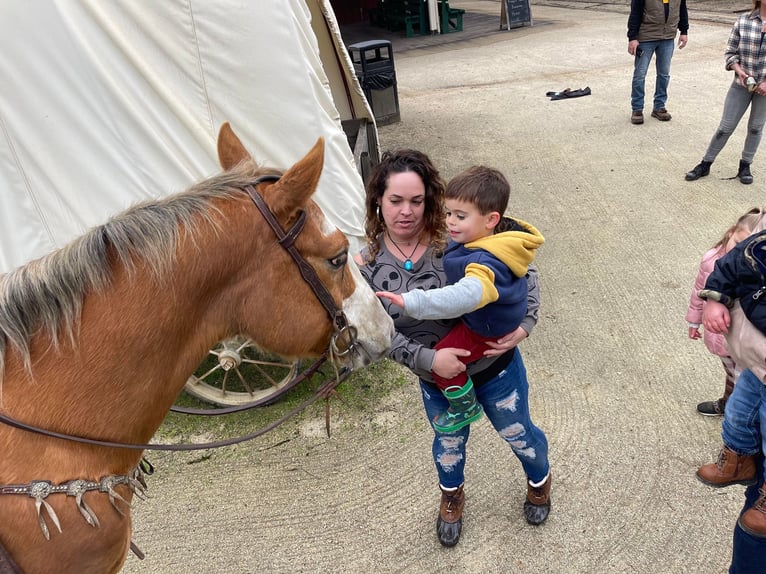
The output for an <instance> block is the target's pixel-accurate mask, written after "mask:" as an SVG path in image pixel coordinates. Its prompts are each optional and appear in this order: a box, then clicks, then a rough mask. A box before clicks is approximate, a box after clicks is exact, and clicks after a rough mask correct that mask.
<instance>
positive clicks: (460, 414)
mask: <svg viewBox="0 0 766 574" xmlns="http://www.w3.org/2000/svg"><path fill="white" fill-rule="evenodd" d="M444 396H445V397H446V399H447V400H448V401H449V408H448V409H447V410H446V411H444V412H443V413H441V414H438V415H436V416H435V417H434V420H433V425H434V428H435V429H436V430H437V431H439V432H455V431H458V430H460V429H461V428H463V427H464V426H466V425H469V424H471V423H472V422H474V421H477V420H479V419H480V418H481V415H482V414H483V413H484V409H483V408H481V405H480V404H479V403H478V401H477V400H476V391H474V389H473V381H472V380H471V379H468V381H467V382H466V384H465V385H463V386H462V387H458V386H453V387H449V388H448V389H446V390H445V391H444Z"/></svg>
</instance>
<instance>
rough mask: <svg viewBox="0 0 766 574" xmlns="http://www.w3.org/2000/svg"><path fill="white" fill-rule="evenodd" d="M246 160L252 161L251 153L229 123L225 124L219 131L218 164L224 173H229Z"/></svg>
mask: <svg viewBox="0 0 766 574" xmlns="http://www.w3.org/2000/svg"><path fill="white" fill-rule="evenodd" d="M244 159H250V153H248V151H247V150H246V149H245V146H243V145H242V142H241V141H240V139H239V138H238V137H237V134H235V133H234V130H233V129H231V126H230V125H229V122H224V123H223V125H221V129H220V130H219V131H218V162H219V163H220V164H221V168H223V170H224V171H228V170H230V169H231V168H233V167H234V166H235V165H237V164H238V163H239V162H241V161H242V160H244Z"/></svg>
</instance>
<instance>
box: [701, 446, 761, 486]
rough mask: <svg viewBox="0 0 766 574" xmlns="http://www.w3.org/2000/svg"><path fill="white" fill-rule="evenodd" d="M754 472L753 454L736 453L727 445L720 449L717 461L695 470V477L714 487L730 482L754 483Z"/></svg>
mask: <svg viewBox="0 0 766 574" xmlns="http://www.w3.org/2000/svg"><path fill="white" fill-rule="evenodd" d="M755 474H756V469H755V456H753V455H751V454H737V453H736V452H734V451H733V450H731V449H730V448H728V447H723V449H721V452H720V454H719V455H718V461H717V462H715V463H712V464H706V465H704V466H701V467H699V469H698V470H697V478H699V479H700V480H701V481H702V482H704V483H705V484H707V485H708V486H714V487H715V488H721V487H723V486H731V485H732V484H744V485H745V486H749V485H751V484H755V482H756V477H755Z"/></svg>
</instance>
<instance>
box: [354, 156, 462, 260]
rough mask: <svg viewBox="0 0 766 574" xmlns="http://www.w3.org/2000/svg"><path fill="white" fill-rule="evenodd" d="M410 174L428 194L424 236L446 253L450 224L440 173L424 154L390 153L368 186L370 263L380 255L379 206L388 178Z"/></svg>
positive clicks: (382, 228) (383, 226) (366, 225)
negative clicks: (398, 174)
mask: <svg viewBox="0 0 766 574" xmlns="http://www.w3.org/2000/svg"><path fill="white" fill-rule="evenodd" d="M409 171H411V172H414V173H417V174H418V175H419V176H420V179H421V180H423V186H424V187H425V190H426V196H425V201H424V210H423V234H424V235H426V234H427V236H428V239H429V245H430V246H431V247H433V248H434V249H436V250H437V251H442V250H444V248H445V246H446V245H447V235H446V231H447V224H446V220H445V216H444V188H445V185H444V180H443V179H442V178H441V176H440V175H439V171H438V170H437V169H436V167H435V166H434V164H433V163H432V162H431V160H430V159H429V157H428V156H427V155H426V154H424V153H423V152H419V151H416V150H412V149H402V150H396V151H387V152H385V153H384V154H383V157H381V159H380V163H379V164H378V165H376V166H375V168H374V169H373V172H372V174H371V175H370V181H369V182H368V183H367V196H366V199H365V202H366V206H365V210H366V213H365V222H364V231H365V238H366V241H367V247H368V249H369V251H370V253H369V257H370V259H374V258H375V255H377V253H378V251H380V245H379V244H378V241H379V237H380V235H381V234H382V233H383V232H384V231H385V229H386V224H385V222H384V221H383V215H382V214H381V213H380V206H379V203H380V200H381V198H382V197H383V194H384V193H385V191H386V188H387V187H388V178H389V177H391V175H392V174H396V173H405V172H409Z"/></svg>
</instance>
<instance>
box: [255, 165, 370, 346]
mask: <svg viewBox="0 0 766 574" xmlns="http://www.w3.org/2000/svg"><path fill="white" fill-rule="evenodd" d="M277 180H279V176H278V175H262V176H260V177H258V178H256V179H255V181H253V183H251V184H249V185H246V186H245V188H244V189H245V191H246V192H247V194H248V195H249V196H250V199H252V200H253V203H254V204H255V206H256V207H257V208H258V211H260V212H261V215H262V216H263V218H264V219H265V220H266V222H267V223H268V224H269V226H270V227H271V230H272V231H273V232H274V234H275V235H276V236H277V239H279V244H280V245H281V246H282V247H283V248H284V249H285V251H287V252H288V253H289V254H290V256H291V257H292V258H293V260H294V261H295V264H296V265H297V266H298V270H299V271H300V272H301V277H303V280H304V281H305V282H306V283H307V284H308V285H309V287H311V290H312V291H314V295H316V297H317V299H319V302H320V303H321V304H322V306H323V307H324V308H325V310H326V311H327V314H328V315H329V316H330V321H332V324H333V327H334V329H335V333H334V334H333V336H332V338H331V339H330V352H331V354H332V355H334V356H338V357H342V356H344V355H346V354H348V353H349V352H352V351H356V346H357V332H356V327H353V326H351V325H349V323H348V319H347V318H346V314H345V313H344V312H343V310H342V309H339V308H338V306H337V305H336V304H335V299H333V298H332V295H330V292H329V291H328V290H327V288H326V287H325V286H324V283H322V281H321V280H320V279H319V276H317V273H316V271H315V270H314V268H313V267H312V266H311V265H309V263H308V261H306V260H305V259H304V258H303V255H301V254H300V252H299V251H298V250H297V249H296V248H295V240H296V239H297V238H298V235H300V233H301V231H302V230H303V226H304V224H305V223H306V212H305V211H304V210H301V211H300V213H299V215H298V219H297V220H296V221H295V223H293V226H292V227H291V228H290V229H289V230H288V231H287V232H285V231H284V230H283V229H282V226H281V225H280V224H279V221H277V218H276V217H274V214H273V213H272V212H271V210H270V209H269V206H268V205H266V201H265V200H264V199H263V196H262V195H261V194H260V193H258V191H256V189H255V188H256V186H257V185H258V184H259V183H263V182H266V181H270V182H275V181H277ZM339 341H340V342H341V343H342V344H343V348H341V347H339V344H338V343H339Z"/></svg>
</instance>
